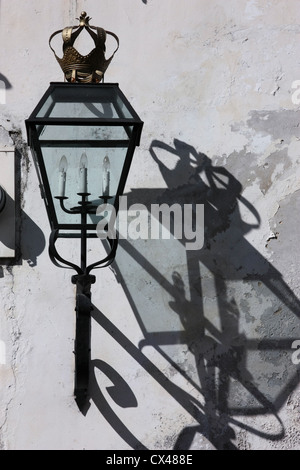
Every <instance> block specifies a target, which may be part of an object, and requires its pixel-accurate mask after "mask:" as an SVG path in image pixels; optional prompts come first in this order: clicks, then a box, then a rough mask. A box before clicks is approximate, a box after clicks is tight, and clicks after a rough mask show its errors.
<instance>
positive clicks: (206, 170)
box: [95, 140, 300, 449]
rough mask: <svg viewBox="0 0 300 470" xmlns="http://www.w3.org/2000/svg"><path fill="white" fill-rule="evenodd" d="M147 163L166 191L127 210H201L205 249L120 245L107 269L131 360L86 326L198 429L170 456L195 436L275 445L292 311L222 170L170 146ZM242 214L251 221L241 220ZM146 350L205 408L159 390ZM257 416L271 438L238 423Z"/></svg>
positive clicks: (286, 388) (299, 305)
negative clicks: (128, 315)
mask: <svg viewBox="0 0 300 470" xmlns="http://www.w3.org/2000/svg"><path fill="white" fill-rule="evenodd" d="M162 150H163V151H166V152H169V153H170V154H172V155H174V156H176V157H178V158H179V160H178V162H177V165H176V166H175V168H174V169H173V170H169V169H168V168H167V167H166V166H165V165H163V164H162V163H161V161H160V160H159V158H158V153H159V151H162ZM150 154H151V155H152V157H153V158H154V160H155V161H156V162H157V163H158V165H159V168H160V171H161V173H162V175H163V176H164V178H165V181H166V183H167V189H163V188H161V189H133V190H132V191H131V192H130V193H128V194H127V197H128V206H130V205H131V203H132V202H136V201H139V203H141V204H143V205H145V206H146V207H147V209H148V211H149V213H150V211H151V209H150V207H151V204H153V203H159V204H163V203H166V204H168V205H171V204H173V203H179V204H181V205H184V204H187V203H192V204H195V203H198V204H204V209H205V244H204V246H203V248H202V249H200V250H198V251H187V250H185V242H186V240H184V239H182V240H174V239H170V240H147V242H145V241H144V240H134V241H132V240H131V241H129V240H128V239H122V238H120V241H119V251H118V257H117V259H116V260H115V262H114V264H113V267H114V270H115V272H116V277H117V279H118V280H119V282H120V283H121V285H122V286H123V288H124V291H125V293H126V296H127V298H128V300H129V302H130V304H131V306H132V308H133V311H134V312H135V315H136V318H137V321H138V323H139V325H140V328H141V331H142V332H143V335H144V340H142V341H141V342H140V344H139V351H138V350H137V348H135V347H134V345H132V344H129V343H130V342H129V341H128V340H126V338H125V337H124V335H122V333H121V332H120V331H118V330H117V328H115V330H114V331H115V332H114V333H111V331H113V326H112V325H110V327H109V326H108V324H107V322H108V320H107V319H105V318H104V315H103V314H102V313H101V312H98V314H97V312H96V313H95V319H96V320H97V321H98V322H99V324H101V326H102V327H103V328H105V329H106V330H107V331H108V332H109V333H110V334H112V336H113V337H114V338H115V340H116V341H118V342H119V343H120V344H121V345H122V346H123V347H124V348H125V349H126V351H130V352H131V354H132V356H133V357H134V358H135V360H136V361H137V362H138V363H140V364H141V366H142V367H143V358H144V361H146V363H147V367H145V368H146V370H147V371H148V373H149V374H150V375H152V376H153V377H154V378H155V379H156V380H157V381H158V382H159V383H160V384H161V385H162V387H164V388H165V389H166V390H168V392H169V393H170V394H171V395H172V396H173V397H174V398H176V400H177V401H178V402H179V403H180V404H181V405H182V406H183V407H184V408H185V409H186V410H187V411H188V412H189V413H190V414H191V416H192V417H193V418H194V419H195V420H196V421H198V423H199V426H198V427H197V426H196V425H195V423H194V424H193V425H191V426H190V427H189V428H186V429H185V430H182V432H181V433H180V435H179V436H178V440H177V442H176V443H175V444H174V445H175V448H177V449H184V448H187V447H186V446H188V445H190V444H191V441H192V439H193V437H194V435H195V434H196V433H202V434H203V435H204V436H205V437H206V438H207V439H209V440H210V441H211V442H212V444H213V445H214V446H215V447H216V448H218V449H223V448H235V445H234V444H233V442H232V441H233V439H234V437H235V436H234V431H233V428H232V426H233V425H235V426H237V427H240V428H241V429H246V430H248V431H249V432H250V433H251V432H252V433H253V434H255V435H257V436H259V437H261V438H264V439H268V440H270V441H272V440H273V441H274V440H280V439H282V438H283V436H284V427H283V423H282V421H281V420H280V418H279V416H278V412H279V410H280V408H281V407H282V405H283V404H284V402H285V401H286V400H287V398H288V396H289V395H290V393H291V392H292V391H293V390H294V388H295V387H296V386H297V384H298V383H299V369H298V367H297V365H296V364H293V362H292V360H291V357H292V352H293V351H292V349H291V347H292V343H293V341H294V340H295V339H297V338H299V337H300V319H299V313H300V302H299V300H298V298H297V297H296V296H295V294H294V293H293V292H292V290H291V289H290V287H289V286H288V285H287V284H286V283H285V282H284V280H283V277H282V275H281V273H280V272H279V271H278V270H276V269H275V268H274V267H273V266H272V264H271V263H270V262H269V261H268V260H266V259H265V258H264V257H263V256H262V255H261V254H260V253H259V252H258V251H257V250H256V249H255V248H254V247H253V246H252V245H251V244H250V243H249V242H248V241H247V239H246V238H245V236H246V234H247V233H249V232H250V231H251V230H255V229H258V228H259V226H260V216H259V214H258V212H257V211H256V209H255V208H254V207H253V206H252V205H251V204H250V203H249V202H248V201H247V200H246V199H245V198H244V197H243V196H242V194H241V193H242V186H241V184H240V183H239V182H238V181H237V180H236V178H235V177H234V176H233V175H232V174H231V173H230V172H229V171H228V170H226V169H225V168H224V167H214V166H213V165H212V163H211V161H210V160H209V159H208V157H207V156H206V155H204V154H201V153H198V152H197V151H196V150H195V148H194V147H192V146H190V145H188V144H186V143H184V142H180V141H178V140H175V141H174V147H171V146H169V145H166V144H164V143H163V142H160V141H153V143H152V145H151V148H150ZM191 161H192V162H193V166H191V165H190V163H188V162H191ZM185 176H186V180H185ZM176 185H178V186H176ZM242 208H243V213H245V211H246V212H247V211H248V212H249V215H250V217H249V220H250V219H251V222H245V221H244V220H243V219H242V217H241V209H242ZM153 260H156V261H155V262H154V261H153ZM137 279H139V282H138V286H137V281H136V280H137ZM145 299H149V301H145ZM95 311H96V310H95ZM147 347H150V348H154V349H155V350H156V351H158V352H159V353H160V354H161V355H162V356H163V357H164V358H165V359H166V360H167V361H168V362H169V364H170V370H172V369H173V370H176V371H177V372H178V373H180V374H181V375H182V376H183V377H184V378H185V379H186V380H187V382H188V383H189V384H190V386H192V387H193V388H194V390H197V391H198V393H199V397H200V396H201V397H202V398H204V403H205V404H204V405H202V404H201V403H202V400H200V399H199V400H197V399H195V396H192V395H189V394H188V393H187V392H186V391H184V390H180V389H179V387H177V386H175V385H173V384H171V383H169V382H170V381H165V382H164V380H163V377H162V376H163V374H161V373H160V371H158V370H157V368H156V367H155V366H154V365H153V364H152V365H151V364H150V363H149V361H148V360H147V359H146V358H145V356H144V354H143V353H142V349H143V348H147ZM144 364H145V362H144ZM260 415H261V416H264V415H271V416H273V418H274V420H275V429H274V432H270V433H268V432H265V431H264V430H263V429H255V428H254V427H253V426H248V425H246V424H244V423H243V422H242V421H240V420H239V419H238V416H260Z"/></svg>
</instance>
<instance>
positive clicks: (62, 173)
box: [58, 155, 68, 197]
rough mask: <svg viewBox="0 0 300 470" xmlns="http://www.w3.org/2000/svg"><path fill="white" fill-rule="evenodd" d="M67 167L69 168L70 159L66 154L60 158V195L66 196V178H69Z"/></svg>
mask: <svg viewBox="0 0 300 470" xmlns="http://www.w3.org/2000/svg"><path fill="white" fill-rule="evenodd" d="M67 169H68V161H67V158H66V156H65V155H63V156H62V157H61V159H60V162H59V166H58V171H59V176H58V178H59V179H58V196H59V197H65V192H66V179H67Z"/></svg>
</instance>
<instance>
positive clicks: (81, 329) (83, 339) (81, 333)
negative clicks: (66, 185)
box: [72, 194, 96, 412]
mask: <svg viewBox="0 0 300 470" xmlns="http://www.w3.org/2000/svg"><path fill="white" fill-rule="evenodd" d="M86 198H87V195H83V194H82V201H81V269H82V272H83V274H80V275H76V276H73V277H72V282H73V284H76V308H75V310H76V334H75V351H74V353H75V388H74V395H75V400H76V403H77V405H78V407H79V409H80V411H81V412H84V410H85V408H86V406H87V403H88V398H89V396H88V387H89V369H90V359H91V357H90V356H91V311H92V309H93V307H92V301H91V285H92V284H94V282H95V281H96V278H95V276H93V275H91V274H86V265H87V230H86V222H87V205H88V204H87V201H86Z"/></svg>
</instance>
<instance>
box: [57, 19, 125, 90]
mask: <svg viewBox="0 0 300 470" xmlns="http://www.w3.org/2000/svg"><path fill="white" fill-rule="evenodd" d="M76 19H78V20H79V25H77V26H67V27H66V28H64V29H61V30H59V31H55V33H53V34H52V35H51V36H50V38H49V46H50V48H51V50H52V51H53V53H54V55H55V57H56V59H57V61H58V63H59V65H60V66H61V69H62V71H63V72H64V75H65V80H66V81H67V82H71V83H76V82H77V83H99V82H101V80H103V77H104V73H105V72H106V70H107V68H108V66H109V64H110V62H111V61H112V59H113V57H114V55H115V53H116V52H117V50H118V48H119V38H118V36H117V35H116V34H114V33H112V32H110V31H105V30H104V29H103V28H99V27H96V26H90V24H89V21H90V19H91V18H90V17H89V16H87V13H86V12H85V11H83V12H81V15H80V18H76ZM83 29H86V31H87V32H88V33H89V34H90V36H91V38H92V39H93V41H94V43H95V47H94V49H93V50H92V51H91V52H90V53H89V54H87V55H81V54H80V53H79V52H78V51H77V49H76V48H75V47H74V42H75V41H76V39H77V37H78V36H79V34H80V33H81V32H82V31H83ZM59 33H62V39H63V57H62V58H60V57H58V56H57V54H56V52H55V50H54V49H53V47H52V46H51V41H52V39H53V37H54V36H56V35H57V34H59ZM107 34H109V35H110V36H113V37H114V39H115V40H116V42H117V47H116V49H115V51H114V52H113V54H112V55H111V56H110V57H109V58H108V59H106V58H105V49H106V48H105V41H106V36H107Z"/></svg>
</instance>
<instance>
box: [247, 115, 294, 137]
mask: <svg viewBox="0 0 300 470" xmlns="http://www.w3.org/2000/svg"><path fill="white" fill-rule="evenodd" d="M299 123H300V115H299V111H298V110H293V109H292V110H287V109H280V110H275V111H274V110H273V111H267V110H263V111H251V112H250V118H249V119H248V120H247V124H248V126H249V127H251V128H252V129H254V130H255V131H257V132H264V133H266V134H269V135H271V136H272V137H273V139H275V140H278V139H279V140H284V142H285V143H287V144H288V143H290V142H291V139H292V138H293V137H298V138H299V137H300V127H299Z"/></svg>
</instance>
